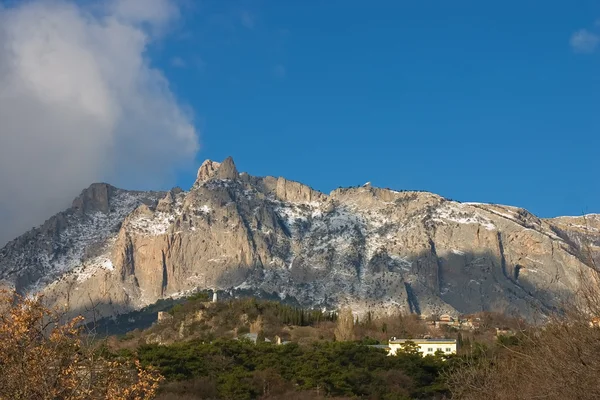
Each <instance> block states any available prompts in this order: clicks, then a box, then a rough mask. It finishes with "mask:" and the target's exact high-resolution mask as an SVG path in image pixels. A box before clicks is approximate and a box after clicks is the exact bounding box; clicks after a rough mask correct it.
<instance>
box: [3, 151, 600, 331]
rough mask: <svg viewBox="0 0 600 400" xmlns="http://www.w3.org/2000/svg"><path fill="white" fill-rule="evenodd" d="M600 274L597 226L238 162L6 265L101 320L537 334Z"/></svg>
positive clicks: (97, 203) (92, 204)
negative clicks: (275, 319) (474, 322)
mask: <svg viewBox="0 0 600 400" xmlns="http://www.w3.org/2000/svg"><path fill="white" fill-rule="evenodd" d="M588 250H589V251H588ZM594 259H595V260H600V216H599V215H588V216H582V217H559V218H554V219H540V218H537V217H536V216H534V215H532V214H531V213H529V212H527V211H526V210H524V209H521V208H516V207H510V206H501V205H494V204H479V203H459V202H456V201H452V200H448V199H445V198H443V197H441V196H438V195H436V194H432V193H427V192H415V191H401V192H399V191H394V190H390V189H381V188H376V187H372V186H371V185H370V184H365V185H364V186H361V187H354V188H340V189H336V190H334V191H333V192H331V193H330V194H329V195H326V194H324V193H321V192H318V191H316V190H313V189H311V188H310V187H309V186H306V185H303V184H301V183H298V182H293V181H289V180H286V179H284V178H281V177H280V178H274V177H254V176H251V175H248V174H246V173H238V171H237V168H236V166H235V164H234V162H233V160H232V159H231V158H228V159H226V160H225V161H223V162H222V163H218V162H214V161H210V160H207V161H205V162H204V163H203V164H202V166H201V167H200V169H199V171H198V176H197V180H196V182H195V183H194V185H193V186H192V188H191V189H190V190H189V191H187V192H186V191H183V190H181V189H179V188H176V189H173V190H171V191H169V192H134V191H127V190H121V189H117V188H115V187H112V186H110V185H108V184H104V183H99V184H93V185H92V186H90V187H89V188H88V189H85V190H84V191H83V192H82V193H81V195H80V196H79V197H77V198H76V199H75V200H74V201H73V205H72V207H71V208H69V209H68V210H66V211H64V212H61V213H59V214H57V215H55V216H53V217H52V218H50V219H49V220H48V221H46V222H45V223H44V224H43V225H42V226H40V227H38V228H35V229H32V230H31V231H29V232H28V233H26V234H24V235H22V236H21V237H19V238H17V239H15V240H13V241H12V242H10V243H8V244H7V245H6V246H5V247H4V248H3V249H2V250H0V280H1V281H2V282H3V285H4V286H5V287H12V288H15V289H16V290H17V291H18V292H20V293H24V294H26V293H41V294H44V296H45V298H46V300H47V301H48V302H49V303H51V304H55V305H57V306H60V307H66V308H68V309H69V310H70V311H72V312H83V313H88V314H89V313H90V310H92V309H94V310H95V311H96V312H97V313H99V314H101V315H104V316H106V315H114V314H117V313H125V312H127V311H131V310H136V309H140V308H141V307H144V306H146V305H149V304H152V303H154V302H156V301H157V300H159V299H162V298H166V297H175V296H180V295H183V294H186V293H191V292H193V291H194V290H196V289H197V288H210V289H219V290H234V289H237V290H246V291H256V292H257V293H267V294H274V295H277V296H279V297H280V298H282V299H293V300H294V301H295V302H296V303H297V304H300V305H303V306H307V307H324V308H333V307H338V306H341V305H350V306H351V307H352V308H353V309H354V310H355V311H356V312H358V313H362V312H366V311H369V310H370V311H373V312H377V313H381V312H396V311H403V312H416V313H423V314H432V313H443V312H447V313H452V314H457V313H472V312H478V311H499V312H504V313H511V314H518V315H521V316H523V317H526V318H529V319H534V318H536V317H539V316H543V315H547V314H548V313H550V312H552V311H553V310H556V309H557V308H560V306H561V305H562V304H563V303H564V301H566V300H569V299H572V297H573V294H575V293H576V291H577V288H578V282H579V279H580V274H581V273H583V274H587V273H588V272H589V270H590V267H591V266H592V265H593V261H592V260H594Z"/></svg>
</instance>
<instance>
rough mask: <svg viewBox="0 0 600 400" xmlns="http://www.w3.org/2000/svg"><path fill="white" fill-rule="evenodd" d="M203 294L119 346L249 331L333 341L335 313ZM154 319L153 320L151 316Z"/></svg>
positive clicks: (271, 336)
mask: <svg viewBox="0 0 600 400" xmlns="http://www.w3.org/2000/svg"><path fill="white" fill-rule="evenodd" d="M206 300H207V296H206V295H205V294H203V293H199V294H196V295H194V296H191V297H189V298H187V299H186V301H185V302H180V303H177V304H175V305H173V306H172V307H171V308H170V309H168V314H169V315H170V318H168V319H166V320H163V321H161V322H160V323H156V324H154V325H153V326H152V327H150V328H149V329H146V330H144V331H139V330H137V331H133V332H129V333H128V334H126V335H124V336H122V337H121V340H120V342H121V347H129V348H131V347H132V345H133V346H137V345H141V344H146V343H149V344H151V343H160V344H171V343H174V342H178V341H191V340H200V341H205V342H207V341H213V340H216V339H224V338H228V339H233V338H235V337H237V336H239V335H242V334H245V333H249V332H253V333H257V334H258V333H261V335H262V336H263V337H265V338H268V339H270V340H275V337H276V336H279V337H280V338H282V339H283V340H295V341H298V340H300V339H302V337H304V338H314V339H315V340H321V339H333V333H332V332H333V329H334V327H335V321H336V320H337V314H336V313H335V312H323V311H321V310H311V309H302V308H299V307H296V306H291V305H287V304H282V303H279V302H275V301H266V300H256V299H255V298H244V299H229V300H224V301H219V302H217V303H211V302H207V301H206ZM155 319H156V317H155Z"/></svg>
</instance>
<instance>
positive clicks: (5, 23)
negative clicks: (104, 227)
mask: <svg viewBox="0 0 600 400" xmlns="http://www.w3.org/2000/svg"><path fill="white" fill-rule="evenodd" d="M104 5H105V7H103V8H102V9H98V8H94V9H91V8H84V7H83V6H80V5H77V3H74V2H67V1H65V0H54V1H46V0H37V1H27V2H23V3H19V4H16V5H14V6H12V7H6V8H0V88H2V89H1V90H0V245H2V244H3V243H4V242H6V241H7V240H9V239H11V238H13V237H15V236H16V235H17V234H19V233H22V232H24V231H25V230H27V229H29V228H30V227H32V226H34V225H37V224H39V223H41V222H43V220H44V219H45V218H46V217H48V216H50V215H51V214H53V213H55V212H57V211H59V210H60V209H63V208H65V207H66V206H68V205H69V201H70V200H71V199H72V198H73V197H74V196H75V195H77V193H78V192H79V191H81V190H82V189H83V188H84V187H87V186H88V185H89V184H90V183H92V182H96V181H109V182H111V183H115V184H117V185H120V186H127V187H153V186H154V187H156V186H164V185H165V183H167V182H169V181H171V182H172V177H173V173H174V171H175V170H176V169H177V168H179V167H182V166H187V165H189V164H190V163H191V162H193V160H194V157H195V155H196V153H197V150H198V136H197V132H196V130H195V128H194V126H193V124H192V121H191V118H190V116H189V115H188V113H186V111H184V109H183V108H182V107H181V106H180V105H179V104H178V102H177V100H176V99H175V97H174V95H173V93H172V92H171V91H170V89H169V85H168V82H167V80H166V79H165V77H164V76H163V75H162V73H161V72H160V71H159V70H157V69H154V68H153V67H152V66H151V64H150V62H149V60H148V58H147V55H146V51H147V48H148V46H149V44H151V42H152V41H153V40H156V38H157V36H156V33H157V32H159V31H162V30H163V29H164V28H165V27H166V26H167V25H168V24H169V23H170V22H172V21H173V20H174V19H175V18H176V17H177V16H178V10H177V7H175V6H174V4H173V3H172V2H170V1H168V0H111V1H109V2H107V3H104Z"/></svg>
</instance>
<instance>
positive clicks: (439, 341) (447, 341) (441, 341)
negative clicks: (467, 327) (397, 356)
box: [389, 338, 456, 344]
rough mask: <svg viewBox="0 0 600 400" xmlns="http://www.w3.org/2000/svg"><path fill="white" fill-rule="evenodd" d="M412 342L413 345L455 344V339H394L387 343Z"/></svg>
mask: <svg viewBox="0 0 600 400" xmlns="http://www.w3.org/2000/svg"><path fill="white" fill-rule="evenodd" d="M406 342H413V343H414V344H436V343H437V344H456V339H396V338H393V339H392V340H390V341H389V343H390V344H403V343H406Z"/></svg>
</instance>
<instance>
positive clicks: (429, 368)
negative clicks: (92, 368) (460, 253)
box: [137, 340, 452, 399]
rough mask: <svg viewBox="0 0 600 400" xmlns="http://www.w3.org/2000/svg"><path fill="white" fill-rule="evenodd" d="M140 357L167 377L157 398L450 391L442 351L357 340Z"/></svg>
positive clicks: (149, 350)
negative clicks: (393, 350) (394, 348)
mask: <svg viewBox="0 0 600 400" xmlns="http://www.w3.org/2000/svg"><path fill="white" fill-rule="evenodd" d="M137 356H138V357H139V358H140V360H141V362H142V365H147V366H149V365H152V366H155V367H157V368H158V370H159V371H160V372H161V373H162V375H163V376H164V377H165V378H166V379H167V381H168V382H170V383H168V384H167V385H166V386H165V387H164V388H163V393H162V395H161V396H162V397H161V398H162V399H171V398H173V399H174V398H186V399H207V398H222V399H252V398H277V397H278V396H282V395H284V394H286V393H288V394H292V393H297V392H298V391H300V392H301V393H302V394H303V397H302V398H313V397H314V396H319V395H323V396H328V397H355V396H359V397H365V398H372V399H411V398H415V399H436V398H439V399H441V398H443V397H444V395H447V394H448V390H447V388H446V387H445V385H444V384H443V382H442V380H441V376H442V374H441V372H442V370H443V369H444V368H449V367H450V366H451V365H452V360H445V358H444V356H441V355H440V356H436V357H433V356H428V357H422V356H421V355H420V354H419V353H418V352H417V351H416V350H414V349H408V350H407V351H405V352H402V353H400V354H399V355H397V356H388V355H387V353H386V351H384V350H382V349H377V348H372V347H368V346H365V345H362V344H359V343H354V342H318V343H314V344H312V345H308V346H301V345H298V344H294V343H291V344H287V345H281V346H276V345H273V344H266V343H262V344H256V345H255V344H252V343H250V342H245V341H235V340H229V341H222V340H217V341H215V342H213V343H199V342H187V343H177V344H174V345H171V346H157V345H145V346H141V347H140V348H139V349H138V351H137ZM184 395H185V396H187V397H182V396H184ZM311 396H313V397H311Z"/></svg>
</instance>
